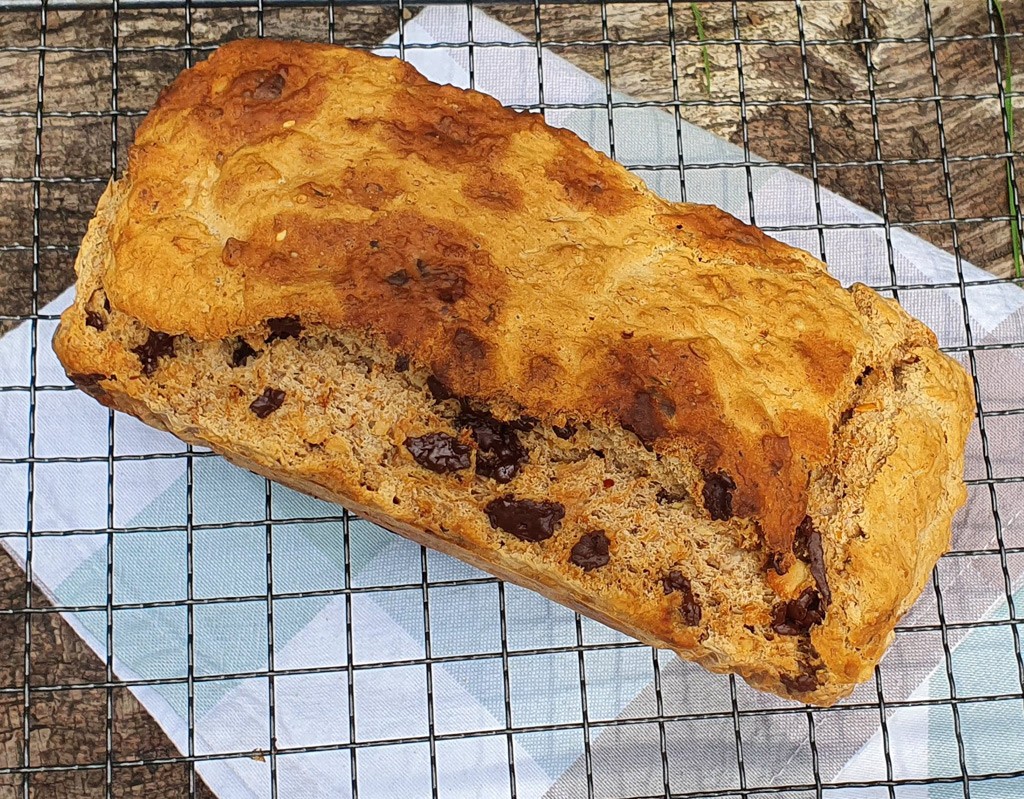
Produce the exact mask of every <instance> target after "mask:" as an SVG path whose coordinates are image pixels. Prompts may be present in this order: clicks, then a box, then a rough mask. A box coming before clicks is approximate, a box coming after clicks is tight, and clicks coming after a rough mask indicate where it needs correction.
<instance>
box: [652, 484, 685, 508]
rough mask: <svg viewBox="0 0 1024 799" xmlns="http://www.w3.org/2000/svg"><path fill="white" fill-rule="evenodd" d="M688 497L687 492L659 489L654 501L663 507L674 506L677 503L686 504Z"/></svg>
mask: <svg viewBox="0 0 1024 799" xmlns="http://www.w3.org/2000/svg"><path fill="white" fill-rule="evenodd" d="M687 496H688V495H687V494H686V492H685V491H669V490H668V489H667V488H659V489H658V493H656V494H655V495H654V499H655V500H656V501H657V502H659V503H660V504H662V505H672V504H674V503H676V502H685V501H686V499H687Z"/></svg>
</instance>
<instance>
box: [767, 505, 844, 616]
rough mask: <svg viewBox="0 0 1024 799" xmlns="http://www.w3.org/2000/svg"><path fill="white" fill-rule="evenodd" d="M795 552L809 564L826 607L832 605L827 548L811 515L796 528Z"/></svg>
mask: <svg viewBox="0 0 1024 799" xmlns="http://www.w3.org/2000/svg"><path fill="white" fill-rule="evenodd" d="M793 554H794V555H796V556H797V557H798V558H800V560H802V561H803V562H804V563H806V564H807V567H808V569H810V572H811V576H812V577H814V582H815V584H816V585H817V586H818V593H820V594H821V600H822V602H823V603H824V605H825V607H828V606H829V605H831V604H832V591H831V589H829V587H828V577H827V576H826V574H825V550H824V549H823V547H822V545H821V533H819V532H818V531H817V529H816V528H815V527H814V522H812V521H811V517H810V516H805V517H804V520H803V521H802V522H800V526H799V527H797V528H796V537H795V538H794V539H793ZM776 571H778V570H777V569H776Z"/></svg>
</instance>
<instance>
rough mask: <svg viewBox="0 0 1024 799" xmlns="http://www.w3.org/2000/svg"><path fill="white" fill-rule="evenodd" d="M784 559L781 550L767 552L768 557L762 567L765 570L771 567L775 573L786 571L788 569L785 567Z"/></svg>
mask: <svg viewBox="0 0 1024 799" xmlns="http://www.w3.org/2000/svg"><path fill="white" fill-rule="evenodd" d="M785 561H786V558H785V557H784V556H783V554H782V553H781V552H769V553H768V559H767V560H766V561H765V564H764V569H765V571H768V569H771V570H772V571H774V572H775V573H776V574H785V573H786V572H787V571H788V569H786V568H785V565H786V563H785Z"/></svg>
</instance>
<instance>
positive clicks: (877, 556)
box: [55, 40, 973, 703]
mask: <svg viewBox="0 0 1024 799" xmlns="http://www.w3.org/2000/svg"><path fill="white" fill-rule="evenodd" d="M76 268H77V270H78V276H79V282H78V294H77V299H76V302H75V304H74V306H73V307H72V308H70V309H69V310H68V311H67V313H66V314H65V316H64V317H63V319H62V322H61V327H60V329H59V331H58V334H57V336H56V338H55V347H56V350H57V353H58V355H59V356H60V358H61V360H62V361H63V363H64V365H65V367H66V368H67V370H68V372H69V374H70V375H72V378H73V379H74V380H75V382H76V383H78V384H79V385H80V386H82V387H83V388H84V389H85V390H87V391H89V392H90V393H92V394H93V395H94V396H97V397H98V398H99V399H101V401H103V402H105V403H107V404H109V405H111V406H112V407H116V408H118V409H120V410H124V411H127V412H129V413H133V414H135V415H137V416H139V417H140V418H142V419H144V420H146V421H148V422H150V423H151V424H155V425H157V426H160V427H163V428H166V429H168V430H170V431H171V432H173V433H175V434H177V435H179V436H181V437H183V438H185V439H188V440H192V441H196V442H201V443H206V444H209V445H210V446H212V447H213V448H214V449H216V450H218V451H220V452H222V453H224V454H225V455H226V456H227V457H229V458H230V459H232V460H234V461H235V462H237V463H240V464H242V465H244V466H246V467H247V468H251V469H253V470H255V471H258V472H260V473H262V474H266V475H268V476H270V477H273V478H274V479H277V480H280V481H282V482H284V483H286V484H288V485H292V486H294V487H296V488H299V489H300V490H303V491H307V492H309V493H313V494H315V495H317V496H321V497H324V498H328V499H332V500H335V501H338V502H341V503H342V504H345V505H347V506H348V507H350V508H352V509H353V510H356V511H357V512H360V513H362V514H363V515H365V516H367V517H368V518H371V519H373V520H374V521H378V522H380V523H381V524H383V525H385V526H387V527H389V528H391V529H393V530H396V531H397V532H400V533H402V534H404V535H407V536H410V537H412V538H414V539H415V540H418V541H422V542H423V543H426V544H429V545H431V546H434V547H436V548H439V549H442V550H444V551H447V552H451V553H453V554H455V555H457V556H459V557H462V558H464V559H466V560H468V561H470V562H472V563H474V564H475V565H478V566H480V567H481V568H484V569H487V570H489V571H491V572H493V573H495V574H498V575H499V576H502V577H505V578H507V579H510V580H513V581H516V582H519V583H522V584H525V585H528V586H530V587H532V588H536V589H537V590H540V591H542V592H543V593H545V594H547V595H548V596H550V597H552V598H554V599H556V600H558V601H561V602H563V603H566V604H569V605H570V606H572V607H575V608H577V609H579V610H580V611H582V612H584V613H587V614H589V615H591V616H595V617H597V618H599V619H602V620H604V621H606V622H607V623H609V624H611V625H613V626H615V627H618V628H619V629H622V630H624V631H626V632H628V633H629V634H631V635H634V636H636V637H638V638H640V639H641V640H644V641H649V642H651V643H654V644H656V645H659V646H670V647H673V648H675V649H677V650H678V651H679V652H680V653H681V654H682V655H683V656H685V657H688V658H690V659H694V660H698V661H700V662H701V663H703V664H705V665H706V666H708V667H709V668H711V669H713V670H718V671H735V672H738V673H739V674H741V675H743V676H744V677H745V678H746V679H748V680H749V681H750V682H751V683H752V684H754V685H757V686H759V687H762V688H765V689H767V690H772V691H775V692H777V693H779V694H781V695H784V696H792V697H798V698H801V699H804V700H806V701H811V702H818V703H830V702H833V701H835V700H836V699H837V698H839V697H841V696H843V695H845V694H846V693H849V691H850V690H851V689H852V687H853V685H854V684H855V683H856V682H858V681H860V680H863V679H865V678H867V677H868V676H869V675H870V673H871V670H872V668H873V666H874V664H875V663H876V662H877V661H878V659H879V658H880V657H881V655H882V653H883V652H884V650H885V647H886V646H887V645H888V643H889V641H890V640H891V638H892V630H893V627H894V626H895V624H896V621H897V620H898V619H899V617H900V616H901V615H902V613H903V612H905V610H906V609H907V608H908V607H909V605H910V604H911V603H912V602H913V600H914V599H915V598H916V597H917V595H918V594H919V592H920V590H921V588H922V586H923V584H924V582H925V580H926V579H927V577H928V575H929V573H930V570H931V568H932V566H933V565H934V563H935V560H936V559H937V558H938V556H939V555H940V554H941V552H942V551H943V550H944V549H945V548H946V546H947V544H948V539H949V531H950V524H951V520H952V516H953V514H954V512H955V510H956V509H957V508H958V507H959V506H960V505H961V504H962V502H963V500H964V496H965V491H964V487H963V483H962V480H961V472H962V465H963V447H964V441H965V438H966V434H967V428H968V425H969V423H970V419H971V410H972V407H973V403H972V396H971V391H970V384H969V381H968V379H967V376H966V375H965V373H964V372H963V370H962V369H961V368H960V367H959V366H958V365H956V364H955V363H954V362H952V361H951V360H949V359H948V358H946V357H945V356H943V355H942V354H940V353H939V352H938V350H937V349H936V346H935V339H934V336H933V335H932V334H931V332H930V331H928V330H927V329H926V328H925V327H924V326H923V325H921V324H920V323H918V322H916V321H915V320H913V319H911V318H910V317H909V316H908V315H907V314H906V313H905V312H903V311H902V310H901V309H900V308H899V307H898V306H897V305H896V304H895V303H893V302H891V301H888V300H884V299H882V298H881V297H879V296H878V295H877V294H876V293H874V292H873V291H871V290H869V289H867V288H865V287H863V286H855V287H853V288H852V289H849V290H846V289H844V288H842V287H841V286H840V285H839V283H838V282H836V281H835V280H834V279H833V278H831V277H830V276H829V275H828V274H827V272H826V271H825V268H824V266H823V264H821V263H820V262H819V261H817V260H815V259H814V258H812V257H811V256H810V255H808V254H806V253H804V252H802V251H800V250H796V249H793V248H790V247H787V246H785V245H783V244H781V243H779V242H776V241H774V240H773V239H771V238H769V237H767V236H766V235H764V234H763V233H761V232H760V231H758V230H757V229H756V228H752V227H750V226H747V225H744V224H742V223H741V222H739V221H737V220H735V219H733V218H732V217H730V216H728V215H727V214H725V213H723V212H721V211H718V210H717V209H714V208H710V207H705V206H695V205H681V204H673V203H669V202H666V201H664V200H662V199H660V198H659V197H657V196H655V195H653V194H652V193H651V192H650V191H648V190H647V189H646V187H645V186H644V185H643V183H642V182H640V181H639V180H637V179H636V178H635V177H633V176H632V175H630V173H629V172H627V171H626V170H625V169H623V168H622V167H620V166H619V165H617V164H615V163H613V162H611V161H610V160H608V159H607V158H605V157H603V156H601V155H600V154H597V153H595V152H594V151H592V150H590V149H589V148H588V147H587V146H586V145H585V144H584V143H583V142H581V141H580V140H579V139H578V138H577V137H575V136H574V135H573V134H571V133H569V132H567V131H563V130H558V129H553V128H551V127H548V126H547V125H546V124H545V123H544V122H543V120H542V119H541V118H540V117H539V116H537V115H531V114H517V113H515V112H512V111H510V110H508V109H505V108H503V107H501V106H500V105H499V104H498V103H497V102H496V101H494V100H493V99H491V98H488V97H486V96H484V95H481V94H478V93H475V92H466V91H462V90H459V89H455V88H452V87H442V86H437V85H435V84H432V83H430V82H428V81H427V80H426V79H424V78H423V77H422V76H420V75H419V74H418V73H417V72H416V71H415V70H414V69H413V68H412V67H410V66H408V65H407V64H404V63H402V62H400V61H398V60H397V59H381V58H377V57H375V56H371V55H368V54H365V53H362V52H357V51H351V50H347V49H344V48H341V47H332V46H326V45H312V44H303V43H297V42H275V41H267V40H262V41H255V40H253V41H240V42H235V43H233V44H229V45H226V46H224V47H222V48H221V49H220V50H218V51H217V52H216V53H214V54H213V56H212V57H211V58H210V59H209V60H208V61H206V62H204V63H202V64H200V65H198V66H197V67H195V68H194V69H191V70H188V71H186V72H184V73H182V75H181V76H179V78H178V79H177V80H176V81H175V82H174V83H173V84H172V85H171V86H170V87H169V88H168V89H167V90H165V91H164V92H163V94H162V95H161V97H160V99H159V101H158V103H157V105H156V107H155V108H154V109H153V111H152V112H151V113H150V115H149V116H148V117H147V119H146V120H145V121H144V122H143V124H142V125H141V126H140V128H139V130H138V133H137V136H136V143H135V146H134V148H133V150H132V151H131V155H130V158H129V166H128V170H127V172H126V174H125V177H124V178H123V179H122V180H121V181H119V182H117V183H115V184H112V185H111V186H110V187H109V188H108V190H107V192H106V193H105V195H104V197H103V199H102V200H101V201H100V206H99V208H98V210H97V214H96V218H95V219H94V221H93V223H92V224H91V226H90V229H89V233H88V234H87V236H86V239H85V241H84V243H83V246H82V249H81V253H80V255H79V259H78V262H77V264H76ZM448 395H450V397H449V396H448ZM524 500H529V501H530V503H532V504H529V503H527V504H524V503H523V501H524Z"/></svg>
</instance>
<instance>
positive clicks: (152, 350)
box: [132, 330, 177, 377]
mask: <svg viewBox="0 0 1024 799" xmlns="http://www.w3.org/2000/svg"><path fill="white" fill-rule="evenodd" d="M175 338H177V336H171V335H168V334H167V333H158V332H157V331H155V330H150V331H149V338H147V339H146V343H145V344H140V345H139V346H138V347H136V348H135V349H133V350H132V352H134V353H135V354H136V355H138V356H139V363H141V364H142V371H143V372H145V373H146V376H147V377H151V376H152V375H153V372H155V371H156V367H157V366H158V362H159V360H160V359H161V358H173V357H174V340H175Z"/></svg>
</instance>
